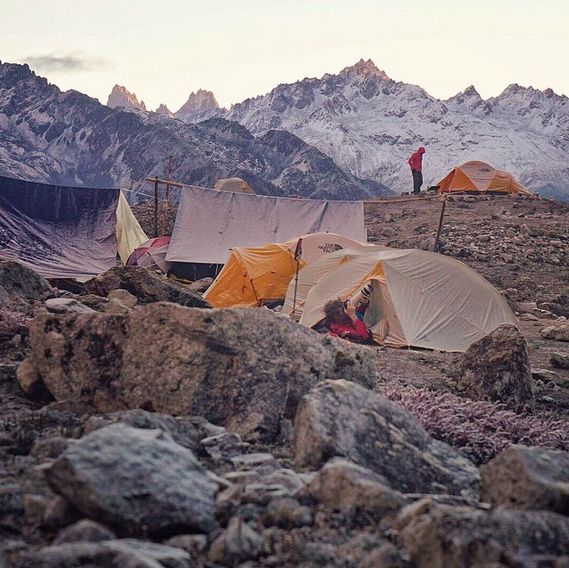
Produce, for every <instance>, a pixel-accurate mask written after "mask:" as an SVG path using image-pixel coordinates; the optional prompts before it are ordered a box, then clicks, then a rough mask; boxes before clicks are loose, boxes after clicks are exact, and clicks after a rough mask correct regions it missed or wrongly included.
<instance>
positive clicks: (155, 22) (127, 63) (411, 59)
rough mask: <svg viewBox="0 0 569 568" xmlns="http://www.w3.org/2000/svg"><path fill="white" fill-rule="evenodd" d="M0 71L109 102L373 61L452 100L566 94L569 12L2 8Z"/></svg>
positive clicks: (382, 1)
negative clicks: (526, 92)
mask: <svg viewBox="0 0 569 568" xmlns="http://www.w3.org/2000/svg"><path fill="white" fill-rule="evenodd" d="M0 13H1V18H0V60H2V61H9V62H27V63H29V64H30V66H31V67H32V68H33V69H34V70H35V71H36V72H37V73H38V74H40V75H43V76H45V77H47V78H48V79H49V80H50V81H51V82H53V83H56V84H57V85H58V86H60V87H61V88H62V89H70V88H73V89H77V90H79V91H82V92H84V93H87V94H89V95H91V96H94V97H97V98H98V99H99V100H101V101H102V102H106V100H107V95H108V93H109V92H110V90H111V88H112V87H113V85H114V84H115V83H118V84H121V85H124V86H126V88H127V89H129V90H130V91H134V92H135V93H136V94H137V96H138V98H139V99H143V100H144V101H145V102H146V104H147V106H148V107H149V108H151V109H154V108H156V107H157V106H158V104H159V103H166V104H167V105H168V107H169V108H170V109H171V110H177V109H178V108H179V107H180V106H181V105H182V103H183V102H184V101H185V100H186V98H187V96H188V94H189V93H190V91H195V90H197V89H199V88H204V89H209V90H212V91H213V92H214V93H215V95H216V97H217V99H218V101H219V102H220V104H222V105H225V106H227V105H230V104H231V103H235V102H239V101H241V100H243V99H245V98H247V97H252V96H256V95H259V94H263V93H266V92H268V91H270V90H271V89H272V88H273V87H275V86H276V85H277V84H279V83H288V82H293V81H296V80H299V79H302V78H304V77H307V76H308V77H320V76H321V75H323V74H324V73H327V72H330V73H336V72H338V71H339V70H341V69H342V68H343V67H346V66H348V65H352V64H354V63H355V62H356V61H358V60H359V59H360V58H362V57H363V58H364V59H368V58H371V59H372V60H373V61H374V62H375V63H376V65H377V66H378V67H379V68H380V69H383V70H384V71H385V72H386V73H387V74H388V75H389V76H390V77H391V78H393V79H396V80H399V81H405V82H408V83H415V84H418V85H421V86H422V87H424V88H425V89H426V90H427V91H428V92H430V93H431V94H432V95H434V96H437V97H440V98H447V97H449V96H452V95H453V94H455V93H457V92H458V91H461V90H463V89H464V88H465V87H467V86H468V85H470V84H474V85H475V86H476V88H477V89H478V90H479V92H480V93H481V94H482V96H484V97H490V96H494V95H497V94H499V93H500V92H501V91H502V90H503V89H504V88H505V87H506V86H507V85H509V84H510V83H519V84H521V85H524V86H530V85H531V86H534V87H536V88H540V89H544V88H546V87H551V88H552V89H553V90H554V91H556V92H557V93H563V94H566V95H569V71H568V65H567V54H568V53H569V0H274V1H273V0H200V1H196V0H162V1H156V0H152V1H150V0H137V1H130V2H127V1H126V0H97V1H96V2H93V1H90V0H49V1H48V0H24V1H22V0H19V1H12V0H0Z"/></svg>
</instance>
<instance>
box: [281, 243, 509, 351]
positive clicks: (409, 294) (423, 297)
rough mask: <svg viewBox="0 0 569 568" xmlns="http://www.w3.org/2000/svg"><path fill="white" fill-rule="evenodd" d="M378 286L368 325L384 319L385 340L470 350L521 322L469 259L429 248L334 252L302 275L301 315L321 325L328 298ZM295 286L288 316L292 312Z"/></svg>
mask: <svg viewBox="0 0 569 568" xmlns="http://www.w3.org/2000/svg"><path fill="white" fill-rule="evenodd" d="M369 282H372V293H371V298H370V305H369V307H368V309H367V311H366V314H365V318H364V321H365V323H366V324H367V325H368V327H369V328H370V329H372V330H373V329H374V327H375V326H377V325H378V324H379V323H380V322H381V321H382V320H383V321H384V322H386V323H387V335H386V336H385V337H382V338H381V341H382V343H384V344H385V345H391V346H394V347H411V346H413V347H421V348H427V349H438V350H441V351H466V349H468V347H469V346H470V345H471V344H472V343H474V342H475V341H477V340H478V339H481V338H482V337H484V336H485V335H487V334H488V333H490V332H491V331H493V330H494V329H496V328H497V327H498V326H500V325H502V324H514V325H516V320H515V316H514V314H513V313H512V311H511V310H510V308H509V306H508V304H507V303H506V301H505V300H504V298H503V297H502V296H501V295H500V293H499V292H498V290H496V289H495V288H494V287H493V286H492V285H491V284H490V283H489V282H488V281H487V280H485V279H484V278H483V277H482V276H481V275H480V274H478V273H477V272H476V271H474V270H472V269H471V268H469V267H467V266H466V265H465V264H463V263H462V262H459V261H457V260H454V259H452V258H449V257H447V256H443V255H440V254H435V253H432V252H426V251H422V250H414V249H404V250H396V249H388V248H383V247H373V248H370V247H366V248H353V249H348V250H341V251H338V252H336V253H332V254H328V255H326V256H324V257H322V258H321V259H319V260H317V261H315V262H314V263H312V264H310V265H308V266H307V267H305V268H303V269H302V270H301V271H300V274H299V282H298V289H297V300H296V310H295V311H296V313H297V314H299V313H301V314H302V315H301V318H300V323H301V324H302V325H305V326H307V327H313V326H314V325H316V324H317V323H318V322H320V321H321V320H322V319H323V318H324V312H323V307H324V304H325V303H326V302H327V301H328V300H332V299H336V298H340V299H347V298H351V297H353V296H354V295H355V294H357V293H358V292H359V291H360V290H361V288H362V287H363V286H365V285H366V284H367V283H369ZM293 295H294V282H291V284H290V286H289V288H288V290H287V295H286V299H285V305H284V308H283V313H285V314H288V315H290V314H291V313H292V304H293Z"/></svg>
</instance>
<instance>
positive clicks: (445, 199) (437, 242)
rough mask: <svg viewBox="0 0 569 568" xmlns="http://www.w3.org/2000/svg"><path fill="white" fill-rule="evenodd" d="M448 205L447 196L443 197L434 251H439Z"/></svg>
mask: <svg viewBox="0 0 569 568" xmlns="http://www.w3.org/2000/svg"><path fill="white" fill-rule="evenodd" d="M446 205H447V196H446V195H445V196H444V197H443V204H442V207H441V216H440V217H439V227H438V229H437V236H436V238H435V246H434V247H433V252H439V239H440V237H441V231H442V229H443V221H444V218H445V208H446Z"/></svg>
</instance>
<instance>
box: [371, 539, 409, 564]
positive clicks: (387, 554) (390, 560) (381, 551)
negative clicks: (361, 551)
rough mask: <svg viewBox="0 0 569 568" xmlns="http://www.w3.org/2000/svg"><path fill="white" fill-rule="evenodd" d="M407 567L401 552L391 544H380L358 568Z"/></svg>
mask: <svg viewBox="0 0 569 568" xmlns="http://www.w3.org/2000/svg"><path fill="white" fill-rule="evenodd" d="M407 566H409V563H408V562H407V560H406V559H405V558H404V557H403V556H402V555H401V552H399V550H398V549H397V548H396V547H395V546H394V545H393V544H391V543H385V544H382V545H381V546H380V547H379V548H376V549H375V550H374V551H372V552H370V553H369V554H368V555H367V556H366V557H365V558H364V559H363V562H362V564H361V566H360V568H406V567H407Z"/></svg>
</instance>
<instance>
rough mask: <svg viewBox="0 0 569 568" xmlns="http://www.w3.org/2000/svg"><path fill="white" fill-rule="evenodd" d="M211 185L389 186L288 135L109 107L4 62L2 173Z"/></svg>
mask: <svg viewBox="0 0 569 568" xmlns="http://www.w3.org/2000/svg"><path fill="white" fill-rule="evenodd" d="M169 156H172V157H173V164H174V169H173V171H172V176H173V178H174V179H176V180H179V181H183V182H185V183H189V184H197V185H203V186H209V187H212V186H213V184H214V183H215V181H217V179H219V178H225V177H233V176H239V177H242V178H243V179H245V180H246V181H247V182H248V183H249V184H250V185H251V186H252V187H253V189H254V190H255V191H256V192H258V193H263V194H272V195H291V194H295V195H296V194H298V195H301V196H304V197H318V198H330V199H334V198H340V199H360V198H365V197H370V196H378V195H383V194H386V193H389V190H387V188H385V187H384V186H382V185H380V184H379V183H377V182H374V181H370V180H363V179H359V178H357V177H355V176H353V175H352V174H349V173H346V172H344V171H343V170H342V169H340V168H339V167H338V166H337V165H336V164H335V163H334V161H333V160H332V159H331V158H330V157H328V156H326V155H324V154H323V153H322V152H321V151H319V150H317V149H316V148H314V147H313V146H310V145H308V144H306V143H305V142H303V141H302V140H300V139H299V138H298V137H296V136H295V135H293V134H290V133H288V132H273V131H268V132H266V133H265V134H264V135H262V136H260V137H254V136H253V135H252V134H251V133H250V132H249V131H248V130H247V129H246V128H245V127H244V126H241V125H240V124H237V123H235V122H230V121H228V120H225V119H223V118H213V119H209V120H207V121H204V122H201V123H200V124H186V123H184V122H183V121H181V120H173V119H171V118H167V117H164V116H161V115H160V114H157V113H150V112H141V111H140V110H136V112H134V111H133V109H132V108H130V109H128V110H125V109H123V108H114V109H113V108H110V107H109V106H105V105H102V104H101V103H99V101H97V100H96V99H93V98H91V97H88V96H87V95H84V94H81V93H78V92H77V91H72V90H71V91H67V92H61V91H60V90H59V89H58V88H57V87H56V86H55V85H51V84H49V83H48V82H47V80H46V79H43V78H41V77H38V76H37V75H36V74H35V73H33V72H32V71H31V70H30V69H29V67H28V66H27V65H16V64H9V63H5V64H2V63H1V62H0V175H6V176H11V177H19V178H25V179H29V180H33V181H44V182H48V183H56V184H57V183H60V184H66V185H86V186H99V187H109V186H110V187H118V186H122V187H129V186H135V187H138V186H139V182H140V181H141V180H143V179H144V178H146V177H148V176H153V175H158V176H162V175H164V174H165V170H166V167H167V166H166V164H167V161H168V158H169Z"/></svg>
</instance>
